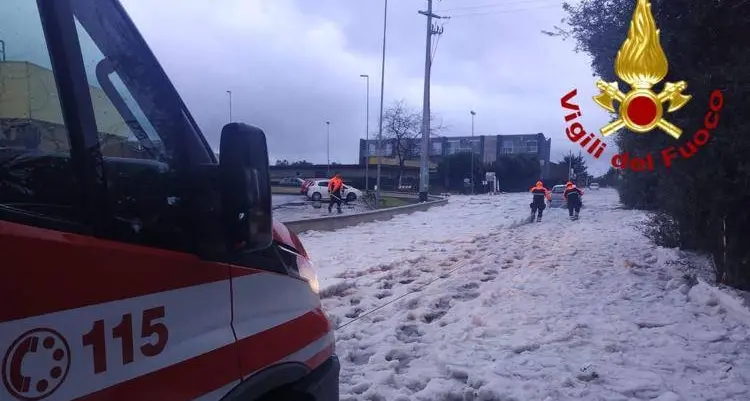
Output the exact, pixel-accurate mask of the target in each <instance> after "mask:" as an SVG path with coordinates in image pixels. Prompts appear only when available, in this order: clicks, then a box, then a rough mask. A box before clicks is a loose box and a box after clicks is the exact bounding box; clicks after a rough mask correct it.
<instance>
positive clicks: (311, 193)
mask: <svg viewBox="0 0 750 401" xmlns="http://www.w3.org/2000/svg"><path fill="white" fill-rule="evenodd" d="M341 196H342V198H343V199H344V200H346V201H347V202H353V201H355V200H357V199H359V198H361V197H362V191H360V190H359V189H357V188H354V187H350V186H349V185H346V184H344V189H343V190H342V191H341ZM307 197H308V198H310V199H312V200H314V201H319V200H321V199H328V180H327V179H323V180H315V181H313V183H312V184H311V185H310V186H309V187H308V188H307Z"/></svg>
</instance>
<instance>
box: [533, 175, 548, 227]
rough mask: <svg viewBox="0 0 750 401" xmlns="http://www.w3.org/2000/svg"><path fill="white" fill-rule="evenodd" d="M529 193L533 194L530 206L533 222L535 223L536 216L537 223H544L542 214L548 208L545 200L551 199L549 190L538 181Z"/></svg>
mask: <svg viewBox="0 0 750 401" xmlns="http://www.w3.org/2000/svg"><path fill="white" fill-rule="evenodd" d="M529 192H531V193H532V194H533V199H532V201H531V203H530V204H529V207H531V221H534V215H536V221H537V222H540V221H542V213H543V212H544V209H545V208H546V207H547V205H546V204H545V200H549V199H550V193H549V190H548V189H547V188H545V187H544V184H542V182H541V181H537V182H536V185H535V186H533V187H532V188H531V189H530V190H529Z"/></svg>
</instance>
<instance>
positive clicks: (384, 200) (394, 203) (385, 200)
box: [380, 196, 417, 208]
mask: <svg viewBox="0 0 750 401" xmlns="http://www.w3.org/2000/svg"><path fill="white" fill-rule="evenodd" d="M415 203H417V202H416V200H413V199H404V198H392V197H389V196H383V197H381V198H380V207H381V208H383V207H398V206H406V205H413V204H415Z"/></svg>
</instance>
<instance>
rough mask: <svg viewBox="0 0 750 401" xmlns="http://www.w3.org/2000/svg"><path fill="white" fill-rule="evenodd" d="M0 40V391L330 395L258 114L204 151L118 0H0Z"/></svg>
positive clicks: (112, 397) (321, 334) (300, 251)
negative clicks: (276, 209)
mask: <svg viewBox="0 0 750 401" xmlns="http://www.w3.org/2000/svg"><path fill="white" fill-rule="evenodd" d="M0 42H1V44H2V46H1V48H2V52H0V358H2V360H1V361H0V362H1V363H2V365H0V367H1V368H2V371H1V372H0V375H1V376H2V383H1V384H0V400H24V401H29V400H49V401H57V400H92V401H93V400H107V401H119V400H123V401H124V400H137V401H152V400H154V401H156V400H159V401H168V400H238V401H239V400H243V401H251V400H263V401H269V400H296V401H302V400H305V401H311V400H316V401H329V400H338V399H339V394H338V391H339V390H338V375H339V369H340V367H339V362H338V358H337V357H336V354H335V340H334V335H333V328H332V326H331V324H330V323H329V321H328V319H327V317H326V315H325V314H324V312H323V311H322V309H321V304H320V298H319V296H318V282H317V278H316V275H315V271H314V269H313V266H312V264H311V261H310V258H309V256H308V254H307V252H306V251H305V248H304V247H303V245H302V243H301V242H300V240H299V238H298V237H297V235H295V233H293V232H291V231H290V230H288V229H287V228H286V227H285V226H284V225H283V224H281V223H278V222H276V221H274V220H273V218H272V215H271V187H270V180H269V171H268V170H269V169H268V167H269V166H268V150H267V147H266V138H265V134H264V132H263V131H262V130H261V129H259V128H256V127H253V126H251V125H247V124H243V123H238V122H232V123H229V124H227V125H225V126H224V127H223V128H222V130H221V136H220V145H219V148H220V149H219V153H220V154H221V159H220V161H219V160H217V157H216V155H215V152H214V151H213V150H212V149H211V147H210V146H209V144H208V142H207V140H206V139H205V137H204V136H203V134H202V133H201V130H200V129H199V128H198V125H197V124H196V122H195V121H194V120H193V117H192V116H191V113H190V111H189V110H188V109H187V107H186V106H185V104H184V103H183V101H182V99H181V98H180V96H179V95H178V94H177V91H176V90H175V88H174V86H173V85H172V83H171V82H170V80H169V78H168V77H167V75H166V74H165V72H164V70H163V69H162V68H161V66H160V65H159V62H158V61H157V59H156V57H155V56H154V54H153V53H152V52H151V50H150V49H149V47H148V46H147V44H146V42H145V41H144V39H143V38H142V36H141V35H140V33H139V32H138V30H137V28H136V26H135V25H134V24H133V22H132V20H131V19H130V18H129V17H128V15H127V13H126V12H125V10H124V9H123V7H122V6H121V4H119V2H118V1H117V0H37V1H33V0H3V1H2V2H0Z"/></svg>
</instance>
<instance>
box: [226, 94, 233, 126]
mask: <svg viewBox="0 0 750 401" xmlns="http://www.w3.org/2000/svg"><path fill="white" fill-rule="evenodd" d="M227 93H228V94H229V122H230V123H231V122H232V91H227Z"/></svg>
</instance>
